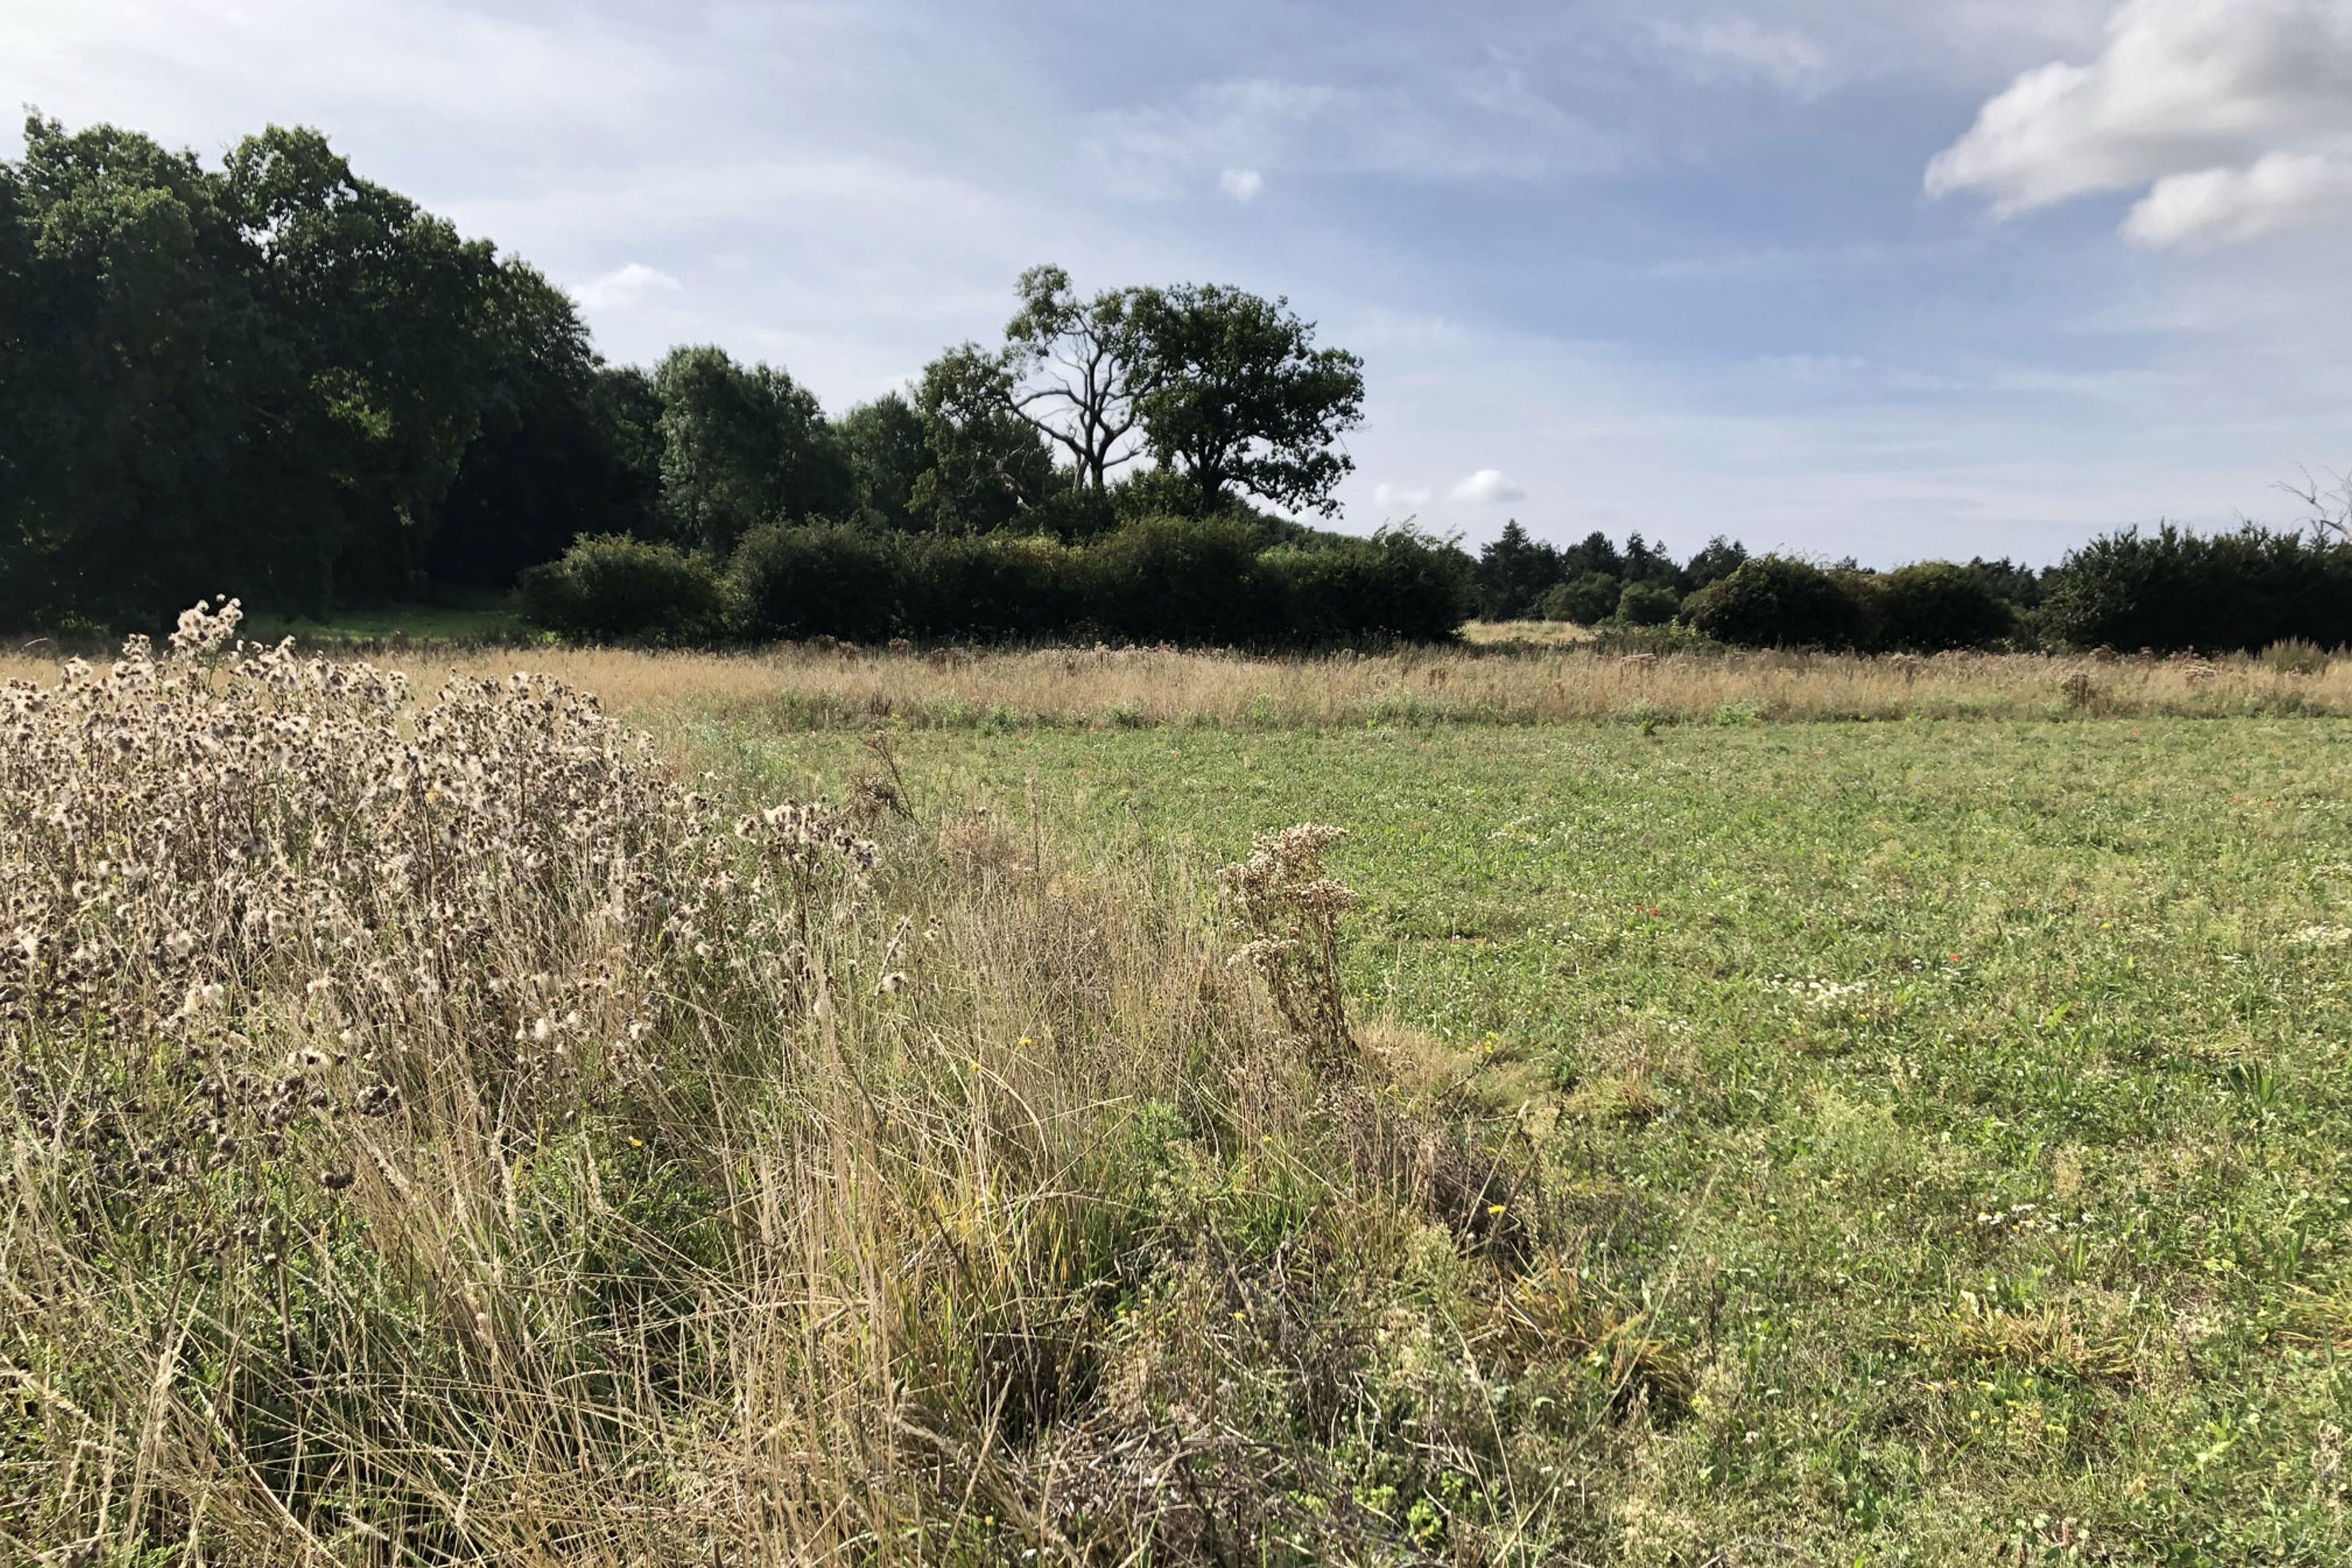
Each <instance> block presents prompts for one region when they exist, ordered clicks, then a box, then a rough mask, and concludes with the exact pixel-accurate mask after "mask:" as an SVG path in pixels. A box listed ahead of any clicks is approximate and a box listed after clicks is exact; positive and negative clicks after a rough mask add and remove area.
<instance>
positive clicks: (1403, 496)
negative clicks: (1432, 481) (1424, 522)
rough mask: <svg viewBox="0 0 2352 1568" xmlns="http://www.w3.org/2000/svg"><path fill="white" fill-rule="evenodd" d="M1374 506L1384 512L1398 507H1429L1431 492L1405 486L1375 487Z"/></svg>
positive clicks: (1373, 493)
mask: <svg viewBox="0 0 2352 1568" xmlns="http://www.w3.org/2000/svg"><path fill="white" fill-rule="evenodd" d="M1372 504H1373V505H1374V506H1376V507H1379V508H1380V509H1381V510H1387V509H1389V508H1390V507H1397V506H1427V505H1428V504H1429V491H1428V490H1427V489H1421V488H1412V487H1407V486H1404V485H1387V484H1382V485H1374V486H1373V487H1372Z"/></svg>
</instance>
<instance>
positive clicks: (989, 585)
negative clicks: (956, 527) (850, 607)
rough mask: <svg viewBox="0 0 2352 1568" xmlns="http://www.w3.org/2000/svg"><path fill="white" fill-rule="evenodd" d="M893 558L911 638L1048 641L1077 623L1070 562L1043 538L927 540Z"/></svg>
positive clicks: (1067, 553) (1063, 550) (1071, 557)
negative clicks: (897, 560) (900, 571)
mask: <svg viewBox="0 0 2352 1568" xmlns="http://www.w3.org/2000/svg"><path fill="white" fill-rule="evenodd" d="M898 554H899V558H900V560H901V562H902V563H903V565H904V573H903V576H902V579H901V582H900V584H899V603H900V606H901V613H902V616H903V620H902V627H903V629H904V630H905V631H906V632H907V634H908V636H910V637H968V638H971V639H974V640H976V641H998V640H1003V639H1008V638H1019V637H1052V636H1055V635H1056V634H1059V633H1062V632H1066V631H1067V630H1068V629H1069V628H1070V626H1071V625H1072V624H1073V622H1074V621H1075V620H1076V616H1077V609H1078V604H1077V599H1076V593H1075V578H1076V560H1077V557H1076V553H1075V552H1072V551H1071V550H1070V549H1068V548H1067V547H1066V546H1065V545H1062V544H1059V543H1057V542H1055V541H1054V540H1052V539H1050V538H1043V537H1036V536H1009V535H1005V534H982V535H980V536H977V537H971V536H957V535H940V534H932V535H924V536H919V537H917V538H914V539H910V540H908V541H907V542H905V544H904V545H903V546H902V547H901V548H900V550H899V552H898Z"/></svg>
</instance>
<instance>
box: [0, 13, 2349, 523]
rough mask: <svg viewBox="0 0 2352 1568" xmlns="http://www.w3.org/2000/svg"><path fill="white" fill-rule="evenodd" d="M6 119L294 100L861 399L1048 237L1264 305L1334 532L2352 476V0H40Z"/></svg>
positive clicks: (240, 123) (247, 128)
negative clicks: (1323, 478)
mask: <svg viewBox="0 0 2352 1568" xmlns="http://www.w3.org/2000/svg"><path fill="white" fill-rule="evenodd" d="M0 100H6V101H8V102H11V103H16V104H23V105H27V106H32V107H37V109H38V110H40V111H41V112H42V113H44V114H47V115H50V116H53V117H55V118H58V119H60V120H62V121H65V122H66V123H67V124H68V126H79V125H83V124H87V123H90V122H93V121H112V122H114V123H118V124H121V125H126V126H130V127H133V128H136V129H139V130H142V131H145V132H149V133H151V134H152V135H154V136H156V137H158V138H160V139H162V140H163V141H165V142H169V143H172V144H173V145H177V146H185V147H190V148H193V149H194V150H195V151H196V152H197V153H200V154H202V155H204V156H205V157H206V158H207V159H211V158H215V157H216V156H217V155H218V154H219V153H222V152H224V151H226V149H227V148H228V147H229V146H230V145H232V144H233V143H234V142H236V139H237V138H238V137H239V136H241V135H243V134H245V133H247V132H251V131H255V130H257V129H259V128H260V127H262V126H263V125H265V124H269V123H280V124H285V123H301V124H308V125H313V126H316V127H318V128H320V130H322V131H325V132H327V133H328V134H329V136H330V137H331V139H332V141H333V142H334V143H335V145H336V146H337V147H338V148H339V150H341V152H342V153H345V154H346V155H347V156H349V157H350V159H351V160H352V163H353V165H354V167H355V169H356V170H357V172H358V173H360V174H362V176H364V177H366V178H369V179H373V180H375V181H377V182H379V183H381V184H387V185H390V186H392V187H393V188H394V189H396V190H399V191H401V192H403V193H404V194H406V195H410V196H412V197H414V198H415V199H416V200H417V201H419V202H420V203H421V204H423V205H425V206H426V207H427V208H429V209H431V210H433V211H435V212H437V213H440V214H442V215H443V216H447V217H449V218H451V219H452V220H453V221H455V222H456V223H457V225H458V226H459V227H460V228H461V229H463V230H465V231H466V232H467V233H468V234H470V235H479V236H484V237H489V238H491V239H494V240H495V241H497V242H498V243H499V246H500V247H503V248H505V249H507V250H509V251H511V252H513V253H515V254H518V255H520V256H521V257H523V258H526V259H528V260H530V262H532V263H533V264H534V265H536V266H537V267H539V268H541V270H542V271H544V272H545V273H547V274H548V275H549V276H550V277H551V278H552V279H555V280H556V281H557V282H559V283H561V284H562V285H563V286H565V287H566V288H568V289H571V290H572V293H573V295H574V297H575V298H576V299H577V300H579V302H580V305H581V308H582V310H583V314H584V316H585V317H586V319H587V320H588V321H589V322H590V323H591V325H592V326H593V329H594V331H595V335H596V340H597V342H598V345H599V347H600V348H601V349H602V350H603V352H604V353H605V354H606V355H607V356H608V357H609V358H611V359H614V360H615V361H629V362H640V363H650V362H651V361H653V360H654V359H656V358H657V357H658V356H659V355H660V354H661V353H663V351H665V350H666V349H667V348H668V347H669V346H671V345H672V344H675V343H679V342H716V343H719V344H721V345H723V346H724V347H726V348H727V349H729V350H730V352H732V353H735V354H736V355H737V356H739V357H740V358H744V359H759V360H765V361H768V362H771V363H780V364H782V365H783V366H784V367H785V368H786V369H788V370H789V371H791V373H792V374H793V375H794V376H795V377H796V378H797V379H799V380H800V381H801V382H802V383H803V384H806V385H808V386H809V387H811V388H812V389H813V390H814V391H815V393H816V394H817V395H819V396H820V397H821V398H822V399H823V400H824V403H825V405H826V406H827V407H829V408H831V409H834V410H835V411H838V410H841V409H844V408H846V407H848V406H850V405H853V404H856V403H857V402H859V401H862V400H864V399H866V398H870V397H873V396H875V395H878V394H881V393H883V392H886V391H887V390H889V389H891V388H892V387H894V386H898V385H900V384H904V383H905V382H906V381H907V380H908V378H909V377H911V376H912V375H914V374H916V373H917V372H918V371H919V369H920V367H921V366H922V364H923V363H925V362H926V361H927V360H929V359H930V358H931V357H932V356H933V355H934V354H936V353H938V352H939V351H940V348H942V347H943V346H945V345H947V344H950V343H952V342H961V341H963V340H966V339H979V340H982V341H993V340H995V339H996V338H997V336H998V335H999V334H1000V333H1001V331H1002V330H1003V323H1004V321H1005V319H1006V318H1007V317H1008V316H1009V315H1010V314H1011V312H1012V309H1013V279H1014V278H1015V276H1016V275H1017V274H1018V273H1019V272H1020V271H1021V270H1022V269H1023V268H1025V267H1028V266H1031V265H1033V264H1035V263H1037V262H1042V261H1054V262H1057V263H1059V264H1060V265H1062V266H1064V267H1066V268H1068V269H1069V270H1070V272H1071V274H1072V276H1073V278H1074V279H1075V280H1076V283H1077V284H1078V286H1079V287H1080V288H1081V289H1086V290H1091V289H1097V288H1106V287H1112V286H1116V285H1122V284H1130V283H1150V282H1177V281H1203V282H1207V281H1214V282H1223V283H1232V284H1237V285H1240V286H1242V287H1244V288H1248V289H1255V290H1257V291H1259V292H1262V293H1266V294H1278V295H1283V296H1286V297H1287V299H1288V300H1289V301H1290V303H1291V305H1292V307H1293V308H1294V309H1296V310H1297V311H1298V312H1299V313H1300V314H1301V315H1303V316H1305V317H1307V318H1308V319H1310V320H1312V321H1315V322H1317V323H1318V332H1319V341H1320V342H1327V343H1335V344H1339V345H1340V346H1344V347H1346V348H1349V349H1351V350H1353V351H1355V352H1356V353H1359V354H1360V355H1361V356H1362V357H1363V360H1364V363H1365V375H1366V382H1367V398H1366V405H1365V412H1366V419H1365V423H1364V425H1363V426H1362V428H1360V430H1358V431H1356V432H1355V433H1353V434H1352V435H1351V436H1350V437H1349V438H1348V441H1347V446H1348V449H1349V453H1350V454H1351V455H1352V457H1353V458H1354V459H1355V463H1356V469H1355V472H1354V473H1353V475H1352V476H1350V478H1349V479H1348V481H1347V482H1346V483H1345V484H1344V485H1343V486H1342V488H1341V489H1340V490H1339V500H1341V501H1342V502H1343V503H1344V506H1345V514H1344V524H1343V525H1344V526H1346V527H1348V528H1350V529H1352V530H1355V531H1370V530H1371V529H1373V528H1375V527H1378V526H1380V525H1381V524H1382V523H1384V522H1395V521H1402V520H1404V519H1406V518H1414V519H1417V520H1418V521H1419V522H1420V523H1421V524H1422V525H1423V526H1425V527H1429V528H1432V529H1434V530H1436V531H1441V532H1458V533H1460V534H1461V535H1462V536H1463V537H1464V538H1465V540H1466V541H1468V542H1470V543H1472V544H1474V545H1475V544H1476V543H1478V542H1483V541H1485V540H1486V539H1489V538H1492V537H1493V536H1494V534H1495V533H1496V531H1499V529H1500V528H1501V527H1502V526H1503V524H1504V522H1505V521H1507V520H1509V519H1514V518H1516V519H1517V520H1518V521H1520V522H1521V523H1522V524H1523V525H1525V526H1526V527H1527V528H1528V530H1529V531H1531V532H1533V533H1535V534H1537V535H1538V536H1539V537H1544V538H1550V539H1555V540H1559V541H1569V540H1572V539H1576V538H1580V537H1582V536H1583V535H1584V534H1585V533H1587V532H1590V531H1592V530H1594V529H1601V530H1604V531H1608V532H1609V533H1611V534H1612V535H1614V536H1618V537H1622V536H1623V535H1624V534H1625V533H1626V532H1628V531H1641V532H1643V533H1644V534H1645V535H1647V536H1648V537H1649V538H1651V539H1653V540H1662V541H1664V542H1666V543H1667V544H1669V545H1670V546H1672V547H1674V548H1675V549H1676V550H1677V551H1679V552H1689V551H1690V550H1692V549H1695V548H1696V547H1697V546H1698V545H1699V544H1701V543H1703V542H1706V539H1707V538H1709V537H1710V536H1712V535H1714V534H1716V533H1719V532H1720V533H1727V534H1730V535H1732V536H1735V537H1738V538H1740V539H1743V540H1745V541H1746V542H1748V544H1749V545H1750V546H1751V547H1753V548H1758V549H1765V548H1779V549H1784V550H1790V551H1796V552H1803V553H1807V554H1811V555H1815V556H1819V557H1825V558H1836V557H1843V556H1846V555H1853V556H1855V557H1857V558H1859V559H1860V560H1862V561H1863V562H1864V563H1867V564H1881V565H1883V564H1891V563H1895V562H1899V561H1905V560H1912V559H1918V558H1922V557H1930V556H1953V557H1958V558H1963V559H1965V558H1966V557H1968V556H1970V555H1976V554H1985V555H1990V556H2000V555H2011V556H2013V557H2017V558H2019V559H2021V560H2025V561H2028V562H2032V563H2043V562H2048V561H2053V560H2055V559H2056V558H2058V556H2059V555H2061V554H2062V553H2063V552H2064V551H2065V550H2066V549H2068V548H2069V547H2071V546H2073V545H2074V544H2076V543H2079V542H2082V541H2083V540H2084V539H2086V538H2088V537H2090V536H2092V535H2093V534H2095V533H2098V532H2102V531H2107V530H2110V529H2114V528H2117V527H2122V526H2126V525H2131V524H2141V525H2146V524H2150V523H2153V522H2155V521H2158V520H2159V519H2163V518H2169V519H2173V520H2176V521H2184V522H2188V523H2190V524H2193V525H2197V526H2207V527H2220V526H2227V525H2229V524H2231V523H2232V522H2234V521H2236V520H2238V519H2240V518H2242V517H2253V518H2258V519H2262V520H2265V521H2294V520H2295V519H2296V518H2297V516H2298V515H2299V511H2298V509H2297V507H2296V506H2295V504H2294V502H2292V501H2291V500H2288V499H2287V498H2286V497H2284V495H2282V494H2281V493H2280V492H2279V491H2278V490H2277V489H2276V488H2275V486H2276V485H2277V484H2278V482H2279V481H2281V480H2285V479H2298V478H2299V477H2300V476H2301V474H2302V473H2303V472H2304V471H2305V469H2306V468H2307V469H2309V470H2311V471H2313V472H2315V473H2318V474H2320V475H2322V476H2323V477H2325V476H2326V473H2327V472H2329V471H2330V468H2331V465H2334V466H2342V465H2347V464H2352V352H2347V351H2352V311H2347V310H2345V309H2343V305H2344V294H2345V290H2344V287H2343V284H2344V277H2345V272H2344V268H2343V265H2342V263H2341V260H2340V256H2341V247H2342V245H2343V243H2344V241H2345V239H2346V237H2347V231H2352V0H2126V3H2122V4H2118V3H2117V0H1936V3H1935V4H1927V5H1923V4H1920V3H1918V0H1549V3H1525V0H1455V3H1454V4H1453V5H1443V6H1437V5H1427V4H1425V3H1412V0H1349V3H1347V4H1336V3H1335V4H1321V3H1315V4H1307V3H1285V0H1247V3H1238V0H1186V3H1185V4H1182V5H1171V4H1165V3H1163V4H1160V5H1133V4H1128V3H1125V0H1090V3H1087V4H1078V3H1076V0H1032V3H1029V4H1024V5H1002V4H987V3H982V0H856V3H850V0H810V3H790V4H749V3H734V4H694V3H668V4H654V3H651V0H635V3H623V0H565V3H563V4H556V3H554V0H514V3H506V4H492V3H480V0H478V3H473V4H459V3H455V0H239V3H234V4H232V3H228V0H8V3H7V4H6V5H5V6H0ZM20 146H21V143H20V142H18V141H17V140H16V137H15V135H14V133H13V132H8V133H5V134H0V155H14V153H15V152H16V150H18V148H19V147H20Z"/></svg>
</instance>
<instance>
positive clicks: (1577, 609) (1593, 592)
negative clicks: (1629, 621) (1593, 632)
mask: <svg viewBox="0 0 2352 1568" xmlns="http://www.w3.org/2000/svg"><path fill="white" fill-rule="evenodd" d="M1623 595H1624V589H1623V586H1622V584H1620V583H1619V582H1618V581H1617V579H1616V578H1614V577H1612V576H1611V575H1610V574H1608V573H1606V572H1580V573H1578V574H1576V575H1575V576H1573V577H1570V578H1569V579H1568V580H1567V581H1566V582H1564V583H1559V584H1554V585H1553V586H1552V588H1551V589H1550V590H1549V592H1547V593H1546V594H1545V595H1544V596H1543V597H1542V598H1541V599H1538V601H1536V614H1538V615H1539V616H1542V617H1543V618H1544V619H1545V620H1548V621H1570V622H1573V623H1574V624H1576V625H1577V626H1594V625H1597V624H1599V623H1600V622H1601V621H1605V620H1607V619H1608V618H1609V617H1610V616H1611V615H1612V614H1613V613H1615V611H1616V608H1617V601H1618V600H1619V599H1620V598H1622V597H1623Z"/></svg>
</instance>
